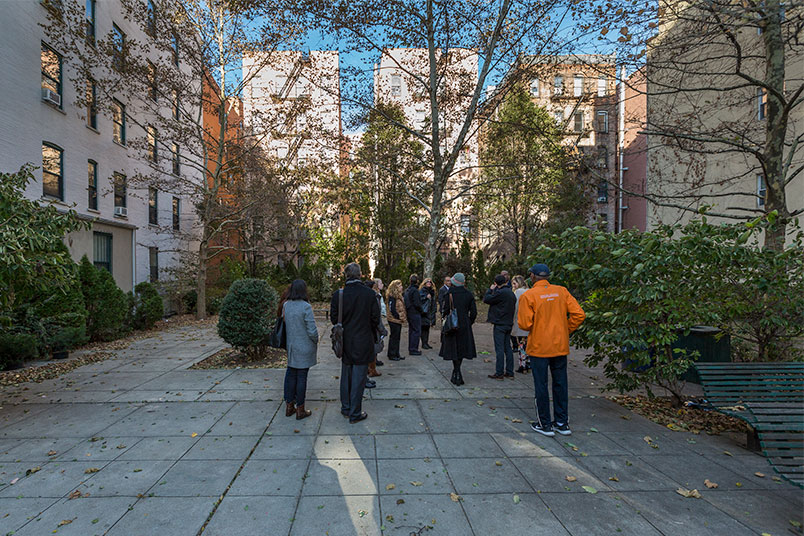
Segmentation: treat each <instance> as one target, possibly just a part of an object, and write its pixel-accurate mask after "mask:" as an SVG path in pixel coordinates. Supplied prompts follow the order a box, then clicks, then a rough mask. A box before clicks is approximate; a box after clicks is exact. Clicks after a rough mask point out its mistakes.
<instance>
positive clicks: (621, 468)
mask: <svg viewBox="0 0 804 536" xmlns="http://www.w3.org/2000/svg"><path fill="white" fill-rule="evenodd" d="M578 461H580V463H581V465H582V466H583V467H585V468H587V469H588V470H589V471H590V472H591V473H593V474H594V475H595V476H596V477H597V478H598V479H600V480H601V481H603V482H605V483H606V485H607V486H609V487H610V488H612V489H614V490H617V491H654V490H672V489H675V488H676V487H677V483H676V482H674V481H673V480H672V479H671V478H670V477H668V476H667V475H665V474H663V473H662V472H660V471H658V470H656V469H654V468H653V467H651V466H650V465H648V464H647V463H645V462H644V461H642V460H641V459H639V458H638V457H636V456H588V457H586V458H580V459H579V460H578ZM612 478H616V479H617V480H612Z"/></svg>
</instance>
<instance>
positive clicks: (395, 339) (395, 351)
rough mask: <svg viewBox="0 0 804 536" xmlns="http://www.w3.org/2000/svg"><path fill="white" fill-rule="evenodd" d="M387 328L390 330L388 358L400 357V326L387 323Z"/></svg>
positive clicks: (394, 323)
mask: <svg viewBox="0 0 804 536" xmlns="http://www.w3.org/2000/svg"><path fill="white" fill-rule="evenodd" d="M388 327H389V328H391V336H390V337H388V357H400V355H399V339H400V338H401V336H402V324H397V323H396V322H388Z"/></svg>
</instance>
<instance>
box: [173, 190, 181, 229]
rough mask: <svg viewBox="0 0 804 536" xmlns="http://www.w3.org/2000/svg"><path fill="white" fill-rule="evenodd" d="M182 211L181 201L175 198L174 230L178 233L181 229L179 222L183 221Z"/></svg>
mask: <svg viewBox="0 0 804 536" xmlns="http://www.w3.org/2000/svg"><path fill="white" fill-rule="evenodd" d="M180 210H181V199H179V198H178V197H174V198H173V230H174V231H178V230H179V227H180V225H179V222H180V219H181V213H180Z"/></svg>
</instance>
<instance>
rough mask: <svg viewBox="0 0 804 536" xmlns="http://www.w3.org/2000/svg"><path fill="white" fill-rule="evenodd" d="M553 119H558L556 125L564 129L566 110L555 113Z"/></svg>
mask: <svg viewBox="0 0 804 536" xmlns="http://www.w3.org/2000/svg"><path fill="white" fill-rule="evenodd" d="M553 117H555V118H556V123H558V125H559V126H560V127H562V128H563V126H564V110H556V111H555V112H553Z"/></svg>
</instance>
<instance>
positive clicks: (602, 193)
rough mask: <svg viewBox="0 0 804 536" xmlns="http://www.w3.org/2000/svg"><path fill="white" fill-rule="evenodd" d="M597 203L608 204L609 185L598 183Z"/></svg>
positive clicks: (602, 182) (603, 182) (604, 182)
mask: <svg viewBox="0 0 804 536" xmlns="http://www.w3.org/2000/svg"><path fill="white" fill-rule="evenodd" d="M597 202H598V203H608V202H609V183H607V182H606V181H600V183H599V184H598V185H597Z"/></svg>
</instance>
